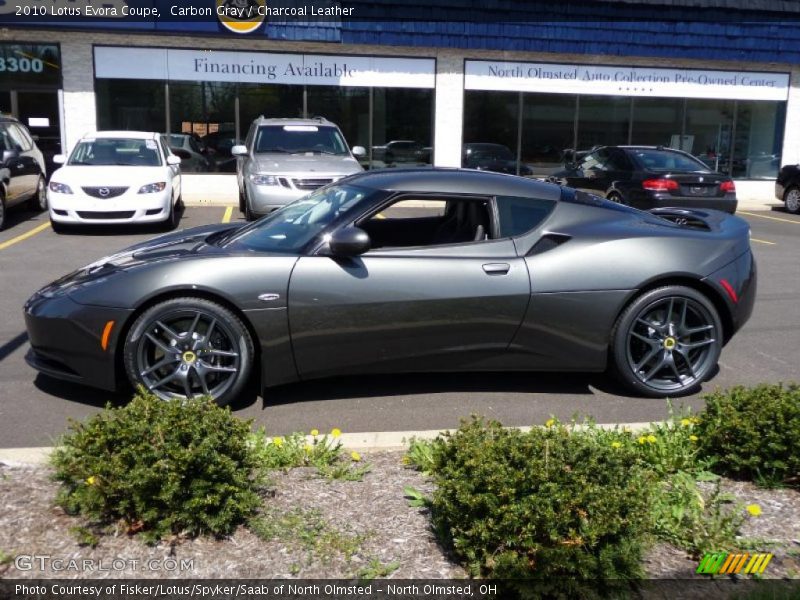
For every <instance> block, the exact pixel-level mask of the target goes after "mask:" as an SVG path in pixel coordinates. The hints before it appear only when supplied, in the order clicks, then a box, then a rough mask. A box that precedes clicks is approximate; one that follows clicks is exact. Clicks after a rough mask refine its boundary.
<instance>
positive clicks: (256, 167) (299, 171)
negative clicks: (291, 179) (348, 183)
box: [249, 152, 362, 177]
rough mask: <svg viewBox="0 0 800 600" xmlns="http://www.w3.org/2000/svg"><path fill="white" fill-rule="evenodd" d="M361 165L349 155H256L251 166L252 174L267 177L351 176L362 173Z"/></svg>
mask: <svg viewBox="0 0 800 600" xmlns="http://www.w3.org/2000/svg"><path fill="white" fill-rule="evenodd" d="M361 170H362V168H361V165H360V164H358V161H357V160H356V159H355V158H353V157H352V156H350V155H349V154H347V155H344V156H331V155H330V154H312V153H311V152H308V153H305V154H279V153H275V154H256V155H255V156H254V157H253V161H252V162H251V164H250V166H249V171H250V172H251V173H262V174H266V175H297V176H302V177H314V176H315V175H350V174H351V173H358V172H359V171H361Z"/></svg>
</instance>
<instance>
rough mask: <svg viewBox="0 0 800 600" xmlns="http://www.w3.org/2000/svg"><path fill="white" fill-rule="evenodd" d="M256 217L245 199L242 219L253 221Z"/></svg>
mask: <svg viewBox="0 0 800 600" xmlns="http://www.w3.org/2000/svg"><path fill="white" fill-rule="evenodd" d="M257 218H258V217H257V216H256V215H255V214H254V213H253V211H252V210H250V203H249V202H247V200H245V203H244V220H245V221H255V220H256V219H257Z"/></svg>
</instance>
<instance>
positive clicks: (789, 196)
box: [783, 187, 800, 215]
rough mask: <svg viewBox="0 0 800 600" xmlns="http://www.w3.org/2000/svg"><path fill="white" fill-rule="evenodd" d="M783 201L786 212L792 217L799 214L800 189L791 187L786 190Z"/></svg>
mask: <svg viewBox="0 0 800 600" xmlns="http://www.w3.org/2000/svg"><path fill="white" fill-rule="evenodd" d="M783 201H784V202H785V203H786V210H787V211H788V212H790V213H792V214H793V215H796V214H798V213H800V188H797V187H791V188H789V189H788V190H786V193H785V194H784V195H783Z"/></svg>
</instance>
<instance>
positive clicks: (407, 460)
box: [402, 456, 411, 465]
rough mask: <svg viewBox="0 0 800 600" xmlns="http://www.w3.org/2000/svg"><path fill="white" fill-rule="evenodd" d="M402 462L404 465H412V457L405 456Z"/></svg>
mask: <svg viewBox="0 0 800 600" xmlns="http://www.w3.org/2000/svg"><path fill="white" fill-rule="evenodd" d="M402 463H403V464H404V465H410V464H411V459H410V458H408V457H407V456H404V457H403V460H402Z"/></svg>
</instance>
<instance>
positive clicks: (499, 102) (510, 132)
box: [462, 91, 520, 170]
mask: <svg viewBox="0 0 800 600" xmlns="http://www.w3.org/2000/svg"><path fill="white" fill-rule="evenodd" d="M519 99H520V94H519V93H517V92H484V91H468V92H467V93H466V94H465V96H464V145H465V150H468V149H469V145H470V144H499V145H501V146H505V147H506V148H508V149H509V150H510V151H511V153H512V154H513V157H514V160H516V158H517V138H518V132H519V126H518V124H519ZM462 161H463V162H462V165H463V166H464V167H470V168H477V167H478V166H480V165H476V164H472V163H470V162H469V160H468V159H467V157H466V156H464V157H463V158H462ZM515 170H516V169H515Z"/></svg>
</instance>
